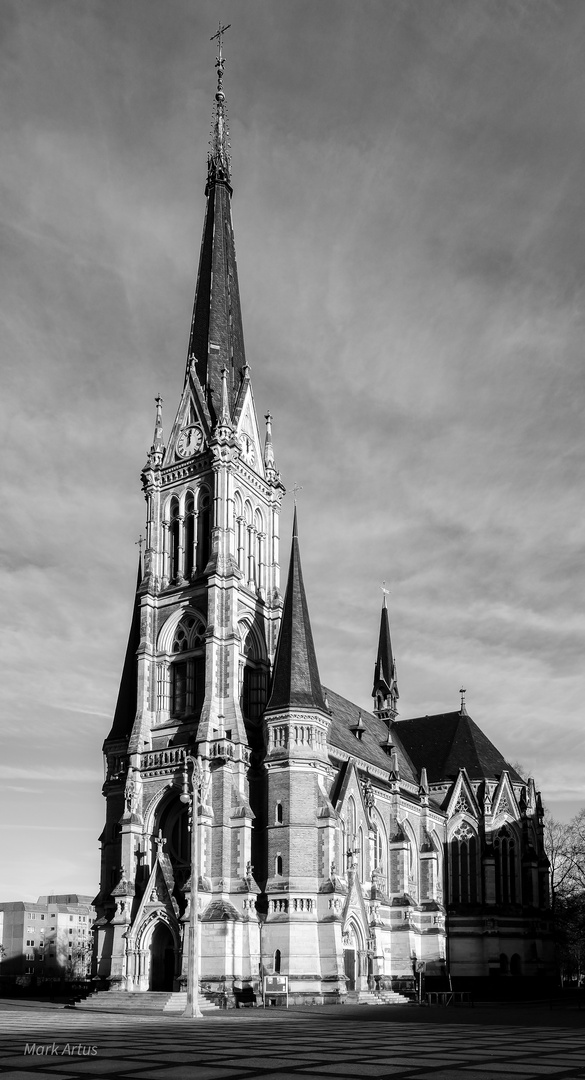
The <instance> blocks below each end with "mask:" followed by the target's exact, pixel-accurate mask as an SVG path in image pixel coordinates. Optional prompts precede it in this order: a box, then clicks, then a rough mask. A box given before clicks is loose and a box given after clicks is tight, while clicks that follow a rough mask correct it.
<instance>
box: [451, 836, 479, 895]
mask: <svg viewBox="0 0 585 1080" xmlns="http://www.w3.org/2000/svg"><path fill="white" fill-rule="evenodd" d="M449 849H450V850H449V854H450V865H449V870H450V884H451V902H452V903H453V904H476V903H477V836H476V835H475V833H474V832H473V829H472V828H471V826H470V825H468V823H467V822H466V821H463V822H462V823H461V824H460V825H459V826H458V828H457V829H456V830H455V832H454V833H453V836H452V837H451V841H450V844H449Z"/></svg>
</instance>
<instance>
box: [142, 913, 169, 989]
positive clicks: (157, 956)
mask: <svg viewBox="0 0 585 1080" xmlns="http://www.w3.org/2000/svg"><path fill="white" fill-rule="evenodd" d="M174 978H175V947H174V943H173V935H172V934H171V931H170V930H169V928H168V926H165V924H164V923H162V922H159V923H158V924H157V925H156V926H155V928H154V931H153V934H152V938H151V941H150V979H149V985H148V989H149V990H172V989H173V981H174Z"/></svg>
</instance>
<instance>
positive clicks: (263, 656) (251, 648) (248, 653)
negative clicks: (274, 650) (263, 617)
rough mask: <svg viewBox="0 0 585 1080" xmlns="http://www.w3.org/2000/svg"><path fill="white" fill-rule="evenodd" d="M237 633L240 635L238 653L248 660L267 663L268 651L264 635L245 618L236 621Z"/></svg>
mask: <svg viewBox="0 0 585 1080" xmlns="http://www.w3.org/2000/svg"><path fill="white" fill-rule="evenodd" d="M238 633H239V635H240V642H241V644H240V651H241V653H242V656H243V657H247V658H249V659H250V660H261V661H264V662H266V663H268V649H267V648H266V641H265V639H264V635H263V634H262V633H261V632H260V630H259V629H258V627H257V626H256V624H255V623H253V622H252V621H251V619H250V618H249V617H247V616H244V618H242V619H240V620H239V621H238Z"/></svg>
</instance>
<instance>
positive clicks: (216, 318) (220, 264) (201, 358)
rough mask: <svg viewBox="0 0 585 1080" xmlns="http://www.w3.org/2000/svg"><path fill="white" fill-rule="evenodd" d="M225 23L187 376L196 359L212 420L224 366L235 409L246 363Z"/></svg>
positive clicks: (219, 34)
mask: <svg viewBox="0 0 585 1080" xmlns="http://www.w3.org/2000/svg"><path fill="white" fill-rule="evenodd" d="M227 29H228V27H227V26H221V25H220V27H219V30H218V32H217V34H215V35H214V37H213V38H212V39H211V40H212V41H214V40H215V39H217V41H218V54H217V58H216V61H215V66H216V69H217V91H216V94H215V103H214V110H213V124H212V130H211V140H210V146H209V154H208V159H207V184H206V187H205V194H206V196H207V208H206V211H205V222H204V225H203V237H202V240H201V253H200V256H199V272H198V274H197V286H196V290H195V302H194V305H193V319H192V322H191V333H190V336H189V348H188V355H187V369H186V373H185V382H187V380H188V378H189V372H190V369H191V365H192V364H193V362H194V367H195V372H196V374H197V378H198V380H199V383H200V384H201V387H202V389H203V392H204V395H205V403H206V405H207V407H208V409H209V412H210V414H211V418H212V420H216V419H217V417H218V416H219V413H220V409H221V393H222V376H221V371H222V368H223V367H225V368H226V369H227V372H228V378H227V384H228V386H227V388H228V398H229V405H230V409H231V412H232V415H233V409H234V404H235V400H236V397H237V395H238V391H239V389H240V384H241V381H242V377H243V371H244V368H245V365H246V357H245V352H244V333H243V328H242V315H241V310H240V292H239V287H238V272H237V267H236V251H235V245H234V234H233V229H232V220H231V196H232V188H231V160H230V153H229V150H230V142H229V132H228V126H227V114H226V103H225V93H224V89H223V76H224V65H225V57H224V55H223V47H222V44H223V34H224V33H225V31H226V30H227Z"/></svg>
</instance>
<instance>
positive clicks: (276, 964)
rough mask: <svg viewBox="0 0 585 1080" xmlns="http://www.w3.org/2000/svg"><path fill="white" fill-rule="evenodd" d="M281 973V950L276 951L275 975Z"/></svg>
mask: <svg viewBox="0 0 585 1080" xmlns="http://www.w3.org/2000/svg"><path fill="white" fill-rule="evenodd" d="M279 973H280V949H276V951H275V953H274V974H275V975H278V974H279Z"/></svg>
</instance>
